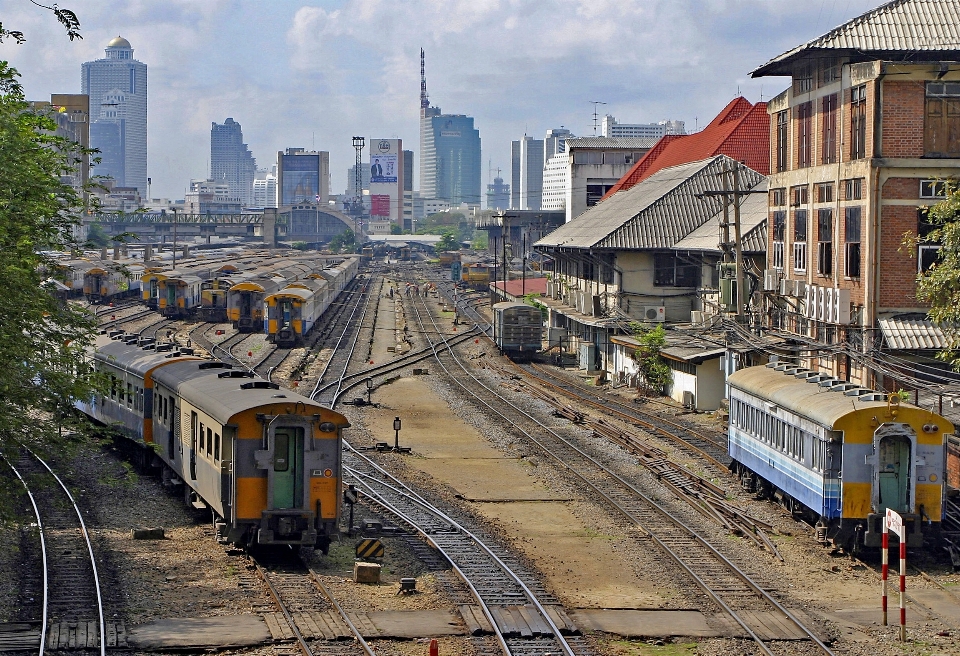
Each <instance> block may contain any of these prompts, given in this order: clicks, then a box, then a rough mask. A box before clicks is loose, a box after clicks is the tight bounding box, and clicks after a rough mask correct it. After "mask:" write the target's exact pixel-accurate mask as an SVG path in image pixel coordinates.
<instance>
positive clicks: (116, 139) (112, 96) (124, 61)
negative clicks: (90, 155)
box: [80, 36, 147, 197]
mask: <svg viewBox="0 0 960 656" xmlns="http://www.w3.org/2000/svg"><path fill="white" fill-rule="evenodd" d="M104 52H105V53H106V56H105V57H104V58H103V59H97V60H95V61H90V62H84V63H83V65H82V67H81V80H80V86H81V90H82V93H84V94H86V95H88V96H89V97H90V117H91V119H92V120H91V125H90V146H91V147H93V148H97V149H99V150H100V151H101V155H100V158H101V163H100V164H98V165H97V166H96V167H94V170H93V173H94V175H107V176H110V177H112V178H114V179H115V180H116V181H117V186H120V187H136V188H137V189H138V190H139V192H140V195H141V196H142V197H146V195H147V65H146V64H144V63H142V62H139V61H137V60H135V59H134V58H133V47H132V46H131V45H130V42H129V41H127V40H126V39H124V38H123V37H121V36H118V37H117V38H115V39H113V40H111V41H110V43H108V44H107V47H106V50H105V51H104Z"/></svg>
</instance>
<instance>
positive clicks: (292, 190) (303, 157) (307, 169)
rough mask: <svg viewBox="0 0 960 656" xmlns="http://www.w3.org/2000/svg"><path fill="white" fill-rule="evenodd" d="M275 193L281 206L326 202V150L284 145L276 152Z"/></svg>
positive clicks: (328, 165)
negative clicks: (283, 148)
mask: <svg viewBox="0 0 960 656" xmlns="http://www.w3.org/2000/svg"><path fill="white" fill-rule="evenodd" d="M277 192H278V194H279V204H280V206H281V207H283V206H287V205H297V204H298V203H318V204H320V205H326V204H327V202H328V201H329V200H330V153H328V152H326V151H320V152H316V151H307V150H304V149H303V148H287V150H286V151H280V152H278V153H277Z"/></svg>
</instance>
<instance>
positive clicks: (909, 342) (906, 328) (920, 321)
mask: <svg viewBox="0 0 960 656" xmlns="http://www.w3.org/2000/svg"><path fill="white" fill-rule="evenodd" d="M878 322H879V324H880V330H881V331H882V332H883V340H884V341H885V342H886V344H887V348H891V349H898V350H899V349H907V350H910V349H945V348H950V347H951V345H952V342H951V339H950V333H951V332H955V329H951V328H949V327H946V331H944V328H945V327H944V326H941V325H939V324H937V323H935V322H933V321H931V320H930V319H928V318H926V317H924V316H922V315H917V314H906V315H897V316H893V317H886V318H883V319H879V320H878Z"/></svg>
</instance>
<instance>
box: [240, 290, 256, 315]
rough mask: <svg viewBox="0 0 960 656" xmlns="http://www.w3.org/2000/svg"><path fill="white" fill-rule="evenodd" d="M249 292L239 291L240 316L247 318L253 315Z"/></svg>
mask: <svg viewBox="0 0 960 656" xmlns="http://www.w3.org/2000/svg"><path fill="white" fill-rule="evenodd" d="M250 296H251V294H250V292H241V293H240V318H241V319H247V318H249V317H251V316H252V315H253V310H252V309H251V308H250Z"/></svg>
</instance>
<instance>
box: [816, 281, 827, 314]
mask: <svg viewBox="0 0 960 656" xmlns="http://www.w3.org/2000/svg"><path fill="white" fill-rule="evenodd" d="M816 289H817V302H816V306H817V316H816V319H817V321H826V320H827V318H826V317H827V313H826V309H827V301H826V298H827V295H826V288H825V287H817V288H816Z"/></svg>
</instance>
